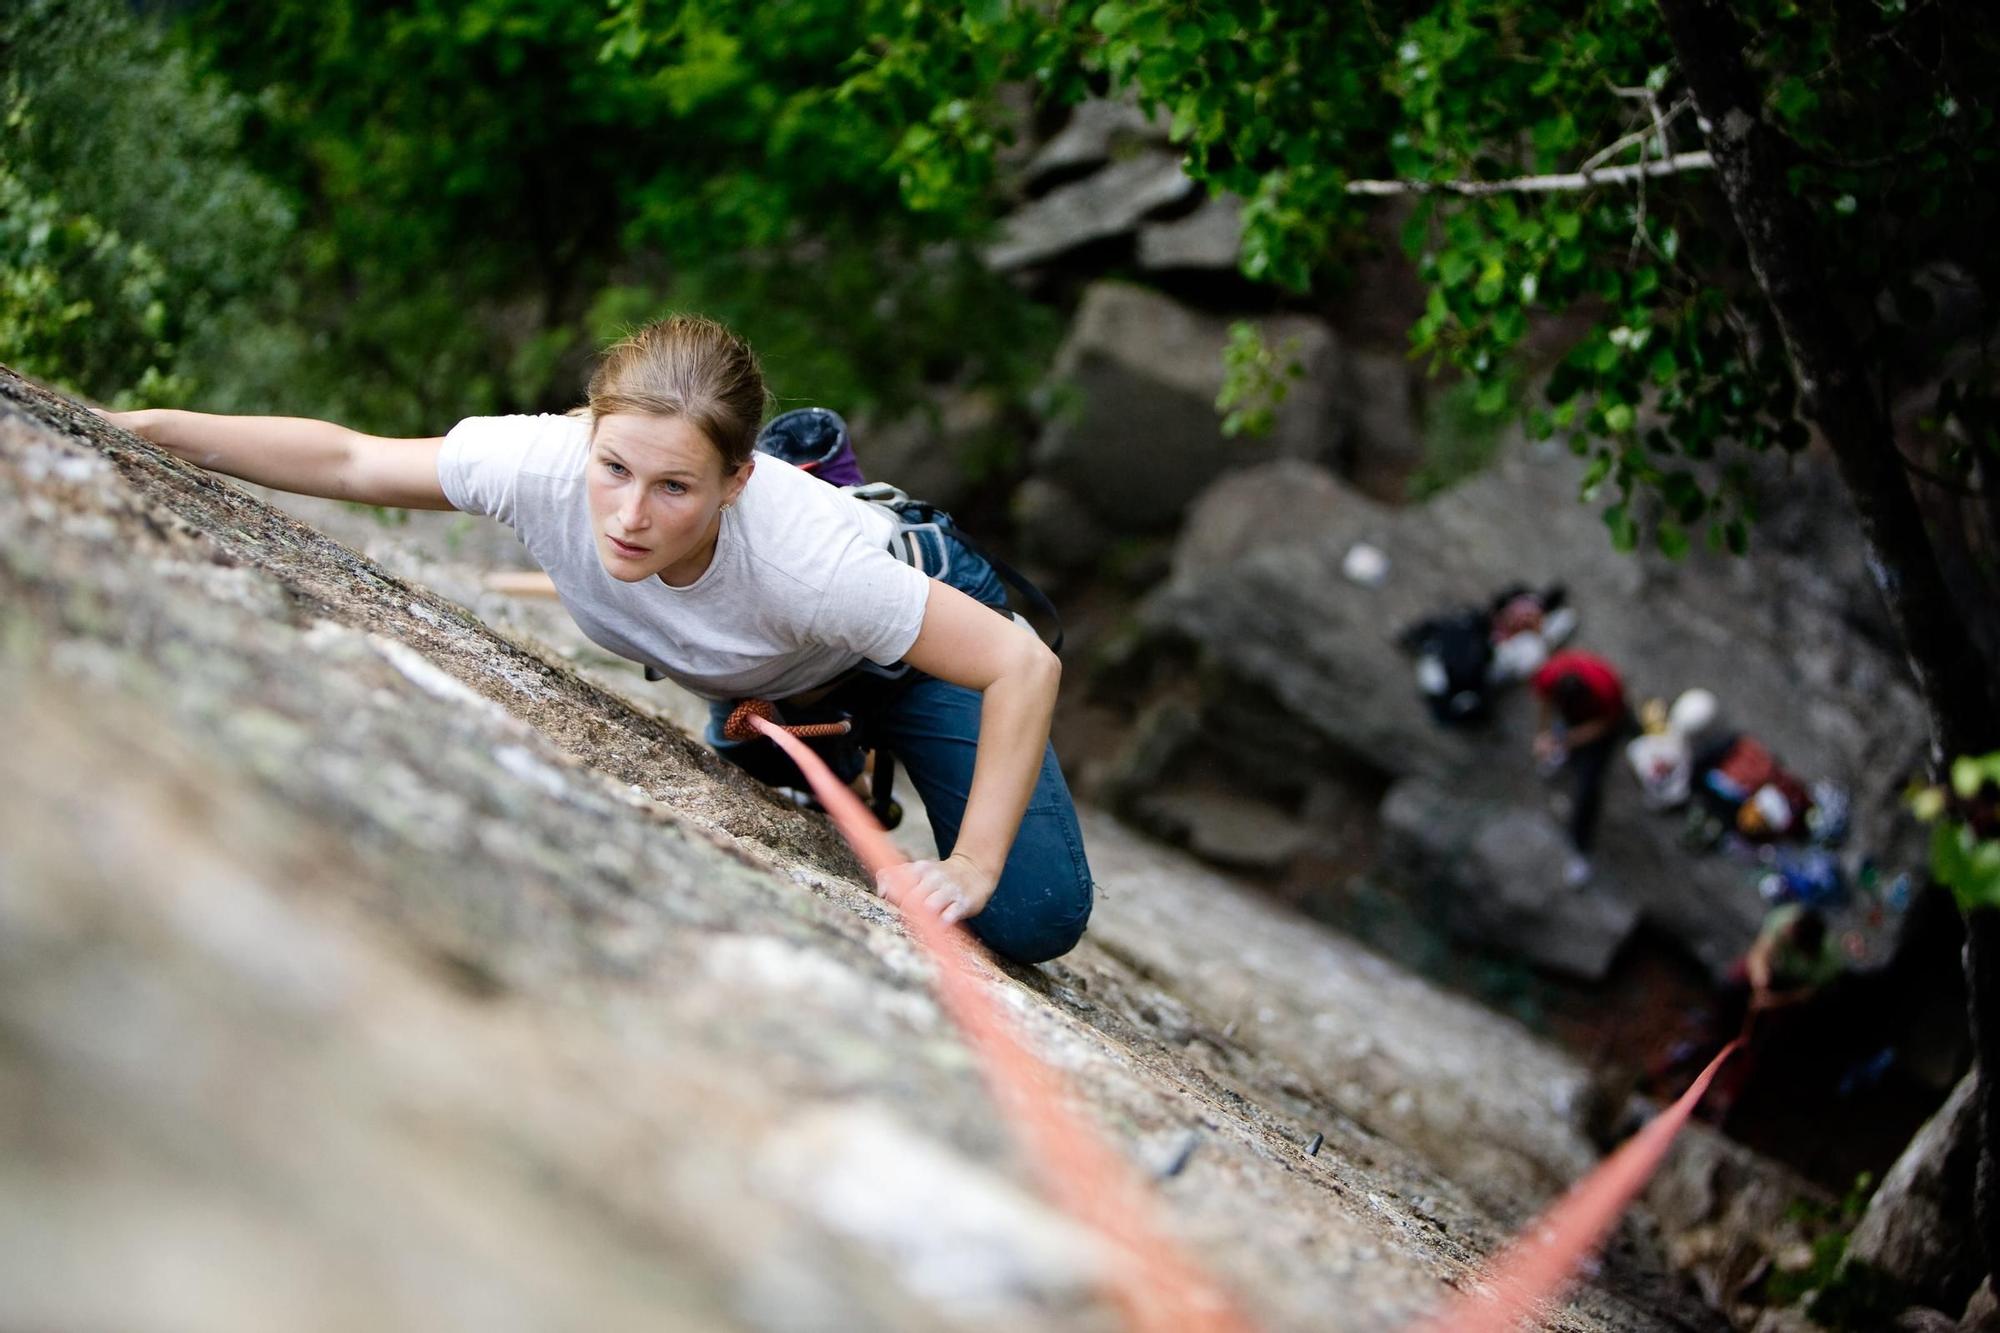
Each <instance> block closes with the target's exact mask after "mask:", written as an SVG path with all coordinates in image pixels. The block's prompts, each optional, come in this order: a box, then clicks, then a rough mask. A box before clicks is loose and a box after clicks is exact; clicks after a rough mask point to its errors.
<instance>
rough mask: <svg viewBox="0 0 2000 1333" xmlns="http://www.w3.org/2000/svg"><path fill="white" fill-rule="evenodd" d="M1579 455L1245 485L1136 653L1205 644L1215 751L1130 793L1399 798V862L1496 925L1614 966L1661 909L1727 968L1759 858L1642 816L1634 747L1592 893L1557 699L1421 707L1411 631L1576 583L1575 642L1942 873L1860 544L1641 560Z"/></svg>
mask: <svg viewBox="0 0 2000 1333" xmlns="http://www.w3.org/2000/svg"><path fill="white" fill-rule="evenodd" d="M1579 470H1580V465H1579V464H1578V462H1577V461H1576V460H1574V459H1572V458H1571V457H1570V456H1569V455H1568V454H1567V453H1563V452H1545V451H1543V450H1541V449H1539V448H1530V447H1525V446H1522V447H1516V448H1514V449H1513V450H1512V451H1510V452H1509V453H1508V454H1507V455H1506V456H1505V457H1503V459H1502V461H1501V462H1500V463H1499V464H1498V465H1496V466H1495V467H1494V468H1492V469H1491V470H1490V471H1489V472H1487V473H1485V474H1482V475H1481V476H1479V477H1477V478H1475V479H1474V480H1472V481H1469V482H1467V483H1465V484H1463V485H1462V486H1460V487H1458V488H1456V489H1455V490H1452V491H1450V492H1447V493H1445V494H1444V495H1441V496H1439V497H1438V498H1436V499H1434V500H1432V501H1430V502H1429V503H1426V504H1422V505H1414V506H1410V507H1407V508H1404V509H1389V508H1385V507H1383V506H1381V505H1378V504H1376V503H1374V502H1372V501H1370V500H1368V499H1366V498H1365V497H1364V496H1362V495H1360V494H1358V493H1356V492H1355V491H1353V490H1351V489H1350V488H1348V487H1347V486H1346V485H1345V484H1344V483H1341V482H1340V481H1338V480H1337V479H1335V478H1333V477H1332V476H1330V475H1325V474H1317V475H1316V474H1314V473H1313V472H1312V470H1311V469H1309V468H1306V467H1304V466H1302V465H1300V464H1298V463H1275V464H1271V465H1269V466H1267V467H1263V468H1259V469H1254V470H1251V471H1247V472H1244V473H1240V474H1237V475H1235V476H1232V477H1229V478H1227V479H1225V480H1223V481H1221V482H1218V483H1217V484H1216V485H1215V486H1214V487H1213V488H1212V489H1211V490H1210V491H1209V492H1208V493H1207V494H1206V495H1205V496H1204V497H1203V498H1202V499H1201V500H1200V502H1199V503H1198V504H1197V505H1196V506H1195V507H1194V508H1193V510H1192V512H1191V513H1190V516H1189V520H1188V523H1187V525H1186V526H1185V528H1184V529H1183V530H1182V534H1181V537H1180V539H1179V547H1178V549H1177V551H1176V555H1175V558H1174V563H1173V574H1172V577H1171V578H1170V579H1169V580H1168V581H1167V582H1166V583H1165V584H1164V585H1163V586H1162V587H1161V588H1160V589H1159V590H1158V591H1157V592H1155V593H1154V594H1153V595H1152V596H1151V598H1150V599H1149V601H1148V602H1147V604H1146V606H1145V608H1144V610H1143V612H1142V619H1143V622H1144V626H1145V630H1144V634H1143V635H1142V640H1143V641H1145V642H1147V643H1149V644H1150V645H1151V647H1150V648H1141V649H1129V648H1128V650H1127V660H1126V661H1125V662H1124V663H1122V664H1118V665H1116V666H1114V667H1113V668H1112V669H1113V670H1115V671H1118V672H1119V673H1121V674H1123V675H1125V676H1127V677H1129V678H1133V679H1138V680H1144V679H1145V678H1146V676H1147V674H1148V671H1149V669H1150V668H1149V667H1148V666H1147V665H1146V664H1147V662H1148V660H1149V658H1150V657H1157V656H1158V655H1159V654H1160V652H1161V651H1163V650H1165V649H1169V648H1175V647H1176V646H1178V650H1179V651H1182V652H1186V651H1187V650H1190V649H1191V650H1192V652H1193V654H1194V655H1195V658H1196V660H1197V661H1198V663H1199V667H1198V670H1197V672H1196V676H1197V678H1198V680H1199V681H1200V682H1201V686H1200V695H1201V702H1200V704H1199V706H1198V707H1197V708H1196V715H1195V717H1194V719H1193V720H1192V721H1191V722H1190V723H1189V724H1188V725H1187V726H1185V727H1184V728H1183V732H1184V733H1185V734H1186V735H1189V736H1200V737H1203V738H1204V746H1203V751H1202V753H1203V754H1205V755H1206V756H1207V757H1206V758H1202V757H1201V756H1200V755H1193V754H1192V753H1191V752H1189V751H1187V750H1181V751H1175V750H1174V749H1172V747H1167V748H1165V749H1159V748H1158V747H1155V750H1154V751H1151V752H1149V755H1148V760H1147V763H1146V764H1144V765H1142V766H1140V769H1139V770H1138V771H1127V772H1126V773H1125V774H1124V778H1123V780H1124V781H1125V783H1126V785H1127V786H1128V787H1131V788H1139V787H1145V786H1147V785H1149V783H1150V782H1151V781H1152V780H1154V779H1162V780H1164V779H1165V778H1167V777H1168V776H1170V775H1171V774H1172V773H1173V772H1175V771H1177V770H1179V771H1185V770H1186V769H1188V768H1189V767H1198V766H1199V765H1200V764H1203V763H1207V764H1211V765H1213V764H1221V765H1223V766H1225V767H1227V768H1228V769H1230V771H1231V772H1232V773H1233V774H1234V775H1235V776H1234V777H1232V778H1231V779H1230V781H1231V782H1233V783H1235V784H1236V785H1239V786H1247V787H1250V788H1251V789H1254V790H1256V791H1258V792H1260V793H1261V794H1263V795H1264V796H1265V797H1266V798H1267V799H1270V800H1271V801H1273V802H1274V803H1276V804H1277V805H1278V806H1280V807H1281V808H1282V809H1285V810H1289V811H1292V812H1297V811H1298V810H1300V809H1302V808H1303V805H1304V802H1305V800H1306V794H1307V793H1309V792H1310V791H1311V790H1312V789H1313V788H1314V786H1315V784H1317V783H1321V782H1324V781H1326V780H1329V779H1333V780H1349V781H1354V782H1358V783H1359V784H1360V785H1361V786H1362V787H1365V788H1367V789H1369V790H1375V791H1383V790H1386V792H1387V793H1388V795H1387V800H1386V802H1385V804H1384V805H1383V807H1382V809H1381V812H1380V816H1379V818H1380V824H1381V834H1382V837H1383V843H1384V862H1383V864H1384V866H1385V867H1386V868H1389V869H1391V870H1393V871H1394V872H1395V873H1396V874H1397V875H1398V876H1399V878H1401V879H1402V880H1403V881H1404V882H1405V883H1407V884H1412V885H1417V886H1429V888H1430V889H1431V891H1433V892H1435V893H1436V895H1437V896H1438V898H1439V900H1440V901H1444V902H1448V903H1449V904H1450V905H1451V907H1450V914H1451V916H1452V918H1453V920H1454V921H1455V922H1457V923H1459V924H1460V925H1461V926H1462V927H1463V928H1465V929H1466V930H1467V932H1468V933H1471V934H1475V935H1477V936H1479V937H1480V938H1483V939H1485V940H1488V941H1489V942H1492V943H1495V944H1496V945H1498V946H1499V947H1501V948H1505V949H1509V950H1515V951H1518V952H1520V953H1522V954H1524V955H1526V956H1527V957H1529V958H1531V959H1533V960H1535V961H1536V962H1538V963H1541V964H1543V965H1545V966H1548V967H1551V968H1556V969H1560V970H1563V971H1567V972H1570V973H1573V974H1576V975H1580V976H1583V977H1595V976H1599V975H1601V974H1602V972H1603V971H1604V968H1605V966H1606V965H1607V964H1608V962H1609V960H1610V958H1611V955H1612V954H1613V952H1615V950H1616V949H1617V947H1618V945H1619V943H1620V942H1621V941H1622V940H1623V939H1624V938H1625V936H1626V935H1627V934H1628V933H1629V932H1630V930H1631V928H1632V927H1633V925H1634V924H1635V923H1636V922H1637V921H1638V920H1639V918H1640V917H1642V916H1643V917H1645V918H1647V919H1649V920H1651V921H1652V922H1654V923H1656V924H1657V925H1659V926H1660V927H1661V928H1663V929H1665V930H1666V931H1668V932H1670V933H1671V934H1673V935H1675V936H1676V937H1678V938H1679V939H1681V940H1682V941H1684V942H1685V943H1686V945H1687V946H1688V947H1689V949H1690V950H1691V951H1692V952H1693V953H1694V955H1695V956H1696V957H1698V958H1700V959H1701V960H1702V961H1704V962H1705V963H1706V964H1707V965H1708V966H1709V967H1711V968H1712V969H1714V970H1715V971H1717V972H1718V973H1719V972H1720V971H1721V970H1722V969H1723V968H1724V967H1726V965H1727V964H1728V963H1729V962H1730V961H1731V960H1732V959H1733V958H1734V957H1735V956H1736V955H1737V954H1739V953H1740V952H1741V950H1742V949H1743V948H1744V947H1745V946H1747V944H1748V943H1749V941H1750V939H1751V938H1752V937H1753V936H1754V933H1755V928H1756V925H1757V923H1758V921H1759V920H1760V919H1761V916H1762V912H1763V905H1762V903H1761V901H1760V900H1759V899H1758V897H1757V895H1756V893H1755V892H1753V891H1752V888H1751V882H1752V881H1753V880H1754V878H1755V873H1756V872H1755V868H1754V867H1749V868H1746V867H1745V866H1743V865H1741V864H1739V863H1737V862H1734V861H1731V860H1728V859H1726V858H1722V857H1716V856H1709V857H1696V856H1692V855H1690V854H1688V853H1687V852H1685V851H1684V850H1683V849H1682V848H1681V846H1680V845H1679V833H1680V828H1681V825H1680V822H1679V821H1678V820H1677V819H1674V818H1670V817H1666V816H1661V815H1658V814H1655V813H1652V812H1650V811H1647V810H1645V809H1642V808H1641V806H1640V803H1639V801H1638V800H1637V799H1636V789H1635V788H1634V787H1633V785H1632V782H1631V779H1630V777H1629V775H1628V774H1626V773H1625V772H1624V771H1623V770H1622V761H1621V764H1620V766H1619V767H1618V768H1616V769H1614V772H1613V773H1612V774H1611V777H1610V783H1609V786H1608V788H1607V797H1606V800H1605V807H1604V818H1603V822H1602V825H1601V828H1600V834H1599V847H1598V849H1597V857H1596V859H1597V866H1598V870H1597V875H1596V878H1595V879H1594V881H1593V882H1592V884H1591V886H1590V887H1589V888H1588V889H1587V890H1586V891H1584V892H1583V893H1581V894H1578V893H1574V892H1571V891H1570V890H1567V889H1565V888H1563V887H1562V885H1561V884H1560V882H1559V880H1557V879H1555V878H1553V877H1552V872H1556V871H1559V868H1560V865H1561V856H1560V853H1561V852H1562V850H1563V848H1562V847H1561V844H1560V841H1559V839H1557V838H1555V837H1553V836H1551V835H1552V834H1553V833H1554V831H1555V830H1556V829H1557V828H1558V827H1559V823H1558V819H1557V815H1556V813H1555V811H1554V810H1553V809H1552V806H1554V805H1555V804H1556V803H1558V802H1559V801H1560V800H1562V799H1564V798H1565V795H1566V787H1564V786H1562V785H1560V784H1558V785H1555V786H1550V787H1545V786H1544V784H1543V783H1542V781H1541V780H1540V779H1539V778H1538V777H1537V775H1536V773H1535V771H1534V768H1533V764H1532V760H1531V757H1530V744H1529V741H1530V737H1531V734H1532V731H1533V708H1532V705H1531V703H1530V701H1529V700H1527V699H1526V698H1525V697H1522V695H1521V694H1520V693H1518V692H1517V693H1516V694H1515V695H1513V696H1511V697H1504V698H1503V699H1502V700H1501V703H1500V707H1499V708H1498V710H1497V716H1496V717H1495V718H1494V720H1493V721H1492V722H1491V723H1489V724H1488V725H1486V726H1484V727H1482V728H1477V729H1462V730H1446V729H1442V728H1440V727H1438V726H1437V725H1435V724H1434V723H1433V722H1432V721H1431V719H1430V717H1429V715H1428V713H1427V712H1426V710H1425V709H1424V707H1423V706H1422V704H1421V703H1420V701H1419V697H1418V694H1417V691H1416V689H1415V686H1414V684H1413V682H1412V677H1411V668H1410V664H1409V662H1408V660H1407V659H1406V658H1405V657H1404V655H1403V653H1402V652H1401V650H1400V649H1399V647H1398V646H1397V643H1396V636H1397V634H1398V632H1399V631H1400V630H1401V629H1402V628H1403V627H1404V626H1406V625H1408V624H1410V623H1412V622H1414V621H1416V620H1418V619H1420V618H1422V617H1424V616H1426V615H1429V614H1431V613H1433V612H1435V611H1438V610H1442V609H1446V608H1449V607H1452V606H1454V605H1461V604H1465V603H1480V604H1483V603H1484V601H1485V599H1486V598H1487V597H1488V596H1489V595H1490V594H1491V593H1493V592H1494V591H1495V590H1496V589H1497V588H1499V587H1500V586H1502V585H1504V584H1507V583H1510V582H1515V581H1520V582H1525V583H1528V584H1531V585H1534V586H1537V587H1539V586H1543V585H1546V584H1549V583H1562V584H1565V585H1566V586H1567V588H1568V590H1569V596H1570V600H1571V603H1572V605H1574V606H1575V608H1576V609H1577V610H1578V612H1579V614H1580V616H1581V628H1580V630H1579V631H1578V634H1577V637H1576V639H1575V640H1574V642H1576V643H1577V644H1578V645H1579V646H1583V647H1588V648H1590V649H1592V650H1593V651H1597V652H1600V653H1602V654H1604V655H1605V656H1607V657H1609V658H1610V659H1611V660H1612V661H1613V662H1614V663H1616V664H1617V665H1618V666H1619V667H1620V669H1621V670H1622V671H1623V672H1624V673H1625V676H1626V680H1627V687H1628V695H1629V696H1630V697H1631V699H1632V701H1633V702H1634V704H1635V705H1636V704H1637V702H1638V701H1640V700H1643V699H1645V698H1646V697H1648V696H1663V697H1668V698H1671V697H1672V696H1673V695H1675V694H1677V693H1678V692H1679V691H1681V690H1683V689H1686V688H1688V687H1690V686H1695V685H1702V686H1706V687H1708V688H1709V689H1711V690H1713V691H1715V692H1716V693H1717V694H1718V695H1719V696H1720V698H1721V701H1722V709H1723V716H1724V718H1725V720H1726V722H1727V724H1728V726H1729V727H1730V729H1742V730H1749V731H1752V732H1754V733H1755V734H1756V735H1757V736H1759V737H1760V738H1762V739H1763V740H1764V741H1765V742H1766V743H1767V744H1769V745H1770V747H1771V748H1772V750H1773V751H1774V752H1775V753H1776V754H1778V755H1779V756H1780V757H1781V758H1782V759H1783V761H1784V762H1785V763H1786V764H1787V765H1788V766H1789V767H1791V768H1793V769H1794V770H1795V771H1797V772H1800V773H1802V774H1805V775H1807V776H1808V777H1809V778H1819V777H1829V778H1833V779H1835V780H1837V781H1839V782H1842V783H1844V784H1846V785H1847V786H1848V787H1849V788H1850V789H1851V790H1852V792H1853V810H1854V833H1853V839H1852V842H1853V844H1854V845H1855V846H1857V847H1860V848H1866V849H1868V850H1869V851H1871V852H1872V853H1873V854H1874V855H1875V856H1876V858H1877V860H1878V861H1879V862H1880V863H1882V864H1885V865H1890V866H1894V865H1915V864H1919V863H1920V861H1921V852H1920V850H1919V848H1918V847H1917V845H1916V843H1915V841H1914V837H1913V830H1912V829H1911V827H1910V825H1909V823H1908V821H1907V819H1905V818H1904V816H1903V815H1902V812H1901V805H1900V789H1901V786H1902V784H1903V781H1904V777H1905V775H1906V774H1907V773H1909V772H1911V771H1913V769H1914V768H1915V766H1916V765H1917V764H1918V763H1919V762H1920V760H1921V754H1922V738H1923V736H1924V734H1925V732H1924V727H1923V721H1922V717H1921V714H1920V712H1919V709H1918V705H1917V703H1916V700H1915V698H1914V694H1913V691H1912V690H1911V689H1910V687H1909V686H1908V684H1907V683H1906V673H1905V670H1904V668H1903V665H1902V663H1901V661H1900V659H1899V658H1898V657H1897V656H1896V654H1895V653H1894V652H1893V651H1891V650H1887V649H1885V648H1884V647H1882V646H1881V645H1880V643H1879V642H1878V640H1876V639H1875V638H1874V637H1872V634H1871V633H1870V632H1868V631H1867V630H1866V628H1865V623H1866V622H1865V621H1862V620H1861V618H1860V617H1859V616H1858V615H1857V614H1856V611H1855V605H1854V602H1855V598H1856V593H1855V592H1854V590H1853V584H1852V582H1851V581H1850V579H1848V578H1845V577H1842V575H1841V559H1842V557H1840V556H1838V555H1833V554H1823V553H1822V551H1823V548H1824V546H1825V544H1826V543H1827V541H1828V539H1827V538H1826V537H1825V536H1823V535H1821V533H1820V531H1819V530H1818V529H1816V528H1813V527H1812V526H1811V525H1810V524H1809V523H1805V522H1804V521H1803V520H1800V521H1798V522H1797V523H1796V524H1795V528H1796V530H1793V529H1791V528H1787V527H1786V526H1785V525H1784V523H1783V522H1782V521H1781V522H1780V524H1779V526H1778V530H1779V533H1780V535H1781V536H1783V537H1784V538H1785V541H1786V542H1787V543H1788V544H1789V545H1791V546H1792V547H1793V549H1794V550H1796V551H1797V552H1798V554H1793V553H1792V552H1790V551H1786V550H1782V549H1780V550H1773V551H1766V552H1763V553H1760V554H1758V555H1756V556H1753V557H1752V558H1750V559H1746V560H1742V561H1734V562H1732V561H1728V560H1724V559H1721V558H1708V557H1702V556H1695V557H1690V558H1689V559H1688V560H1687V561H1686V562H1685V563H1682V564H1675V563H1672V562H1669V561H1666V560H1664V559H1661V558H1647V557H1637V558H1634V557H1621V556H1618V555H1616V554H1614V553H1613V552H1612V551H1611V550H1610V549H1609V546H1608V543H1607V542H1606V540H1605V537H1604V534H1603V530H1602V528H1601V525H1600V524H1599V522H1598V519H1597V517H1596V515H1595V513H1594V512H1593V511H1592V510H1591V509H1590V508H1589V507H1587V506H1584V505H1581V504H1579V503H1577V500H1576V488H1577V484H1578V475H1579ZM1356 543H1367V544H1369V545H1371V546H1373V547H1375V548H1377V549H1379V550H1380V551H1381V552H1382V553H1383V554H1384V555H1386V557H1387V561H1388V574H1387V577H1386V579H1385V580H1384V581H1382V582H1381V583H1380V585H1379V586H1364V585H1362V584H1359V583H1357V582H1355V581H1353V580H1351V579H1350V578H1348V577H1346V576H1345V575H1344V574H1343V568H1342V567H1343V562H1344V561H1345V559H1346V557H1347V555H1348V553H1349V552H1350V550H1351V549H1352V548H1353V547H1354V546H1355V544H1356ZM1857 623H1862V624H1863V625H1864V629H1863V631H1862V632H1857V631H1856V628H1855V626H1856V624H1857ZM1185 694H1186V690H1185V689H1183V688H1180V687H1178V686H1176V687H1174V688H1172V689H1169V690H1167V695H1168V697H1169V698H1172V699H1174V700H1181V699H1184V697H1185ZM1174 706H1175V707H1185V706H1186V705H1185V704H1184V703H1179V702H1177V703H1175V704H1174ZM1127 768H1128V770H1129V769H1130V768H1131V766H1130V765H1127Z"/></svg>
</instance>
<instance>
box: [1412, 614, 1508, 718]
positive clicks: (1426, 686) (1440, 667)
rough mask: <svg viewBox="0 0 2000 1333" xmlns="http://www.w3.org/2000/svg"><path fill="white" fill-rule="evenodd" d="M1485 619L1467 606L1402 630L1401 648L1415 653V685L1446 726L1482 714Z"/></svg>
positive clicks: (1487, 649)
mask: <svg viewBox="0 0 2000 1333" xmlns="http://www.w3.org/2000/svg"><path fill="white" fill-rule="evenodd" d="M1489 623H1490V622H1489V621H1488V618H1487V615H1486V613H1485V612H1484V611H1479V610H1475V609H1473V608H1470V607H1467V608H1465V609H1463V610H1458V611H1452V612H1447V613H1446V614H1444V615H1437V616H1432V617H1430V618H1429V619H1428V620H1421V621H1418V622H1417V623H1416V624H1414V625H1412V626H1410V627H1409V628H1408V629H1406V630H1404V631H1403V633H1402V636H1401V642H1402V645H1403V648H1404V649H1405V650H1406V651H1408V652H1410V653H1413V654H1415V656H1416V659H1417V662H1416V672H1417V690H1418V692H1419V693H1420V694H1422V695H1423V697H1424V702H1425V703H1426V704H1427V705H1429V707H1430V710H1431V716H1432V717H1433V718H1434V719H1436V720H1437V721H1438V722H1441V723H1443V724H1445V725H1447V726H1451V725H1455V724H1458V723H1462V722H1474V721H1477V720H1479V719H1481V718H1483V717H1485V716H1486V713H1487V709H1488V706H1489V705H1490V704H1491V702H1492V694H1491V682H1490V681H1489V679H1488V676H1487V670H1488V668H1489V667H1490V666H1491V665H1492V663H1493V643H1492V640H1491V638H1490V637H1489V636H1488V626H1489Z"/></svg>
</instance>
